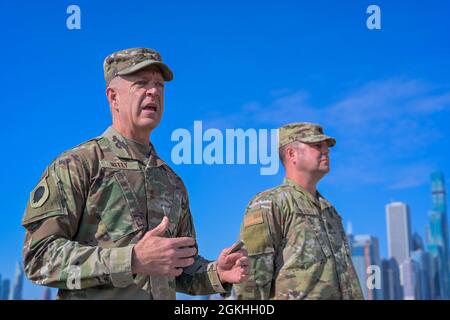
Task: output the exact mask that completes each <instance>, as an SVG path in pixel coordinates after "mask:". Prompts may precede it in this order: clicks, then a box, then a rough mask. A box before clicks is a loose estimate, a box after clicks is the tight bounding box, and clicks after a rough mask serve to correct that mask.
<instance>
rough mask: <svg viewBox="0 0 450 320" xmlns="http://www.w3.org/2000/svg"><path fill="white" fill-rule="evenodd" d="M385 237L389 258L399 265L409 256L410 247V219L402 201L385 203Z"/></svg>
mask: <svg viewBox="0 0 450 320" xmlns="http://www.w3.org/2000/svg"><path fill="white" fill-rule="evenodd" d="M386 221H387V237H388V239H387V240H388V254H389V258H392V259H395V260H396V262H397V265H398V266H400V265H401V264H402V263H403V261H405V260H406V259H408V258H409V257H410V251H411V249H412V240H411V221H410V218H409V208H408V206H407V205H406V204H405V203H403V202H392V203H389V204H387V205H386Z"/></svg>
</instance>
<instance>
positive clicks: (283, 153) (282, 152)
mask: <svg viewBox="0 0 450 320" xmlns="http://www.w3.org/2000/svg"><path fill="white" fill-rule="evenodd" d="M299 145H300V143H299V141H293V142H291V143H288V144H285V145H284V146H281V147H279V148H278V157H279V158H280V161H281V164H282V165H283V167H286V166H285V162H286V149H287V148H288V147H291V148H298V146H299Z"/></svg>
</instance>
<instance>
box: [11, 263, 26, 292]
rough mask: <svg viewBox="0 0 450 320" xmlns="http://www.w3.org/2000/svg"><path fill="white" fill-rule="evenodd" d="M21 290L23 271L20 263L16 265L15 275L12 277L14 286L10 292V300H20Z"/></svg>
mask: <svg viewBox="0 0 450 320" xmlns="http://www.w3.org/2000/svg"><path fill="white" fill-rule="evenodd" d="M22 290H23V269H22V266H21V264H20V262H17V264H16V274H15V276H14V284H13V288H12V291H11V296H10V300H22Z"/></svg>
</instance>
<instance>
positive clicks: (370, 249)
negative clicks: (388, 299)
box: [348, 234, 383, 300]
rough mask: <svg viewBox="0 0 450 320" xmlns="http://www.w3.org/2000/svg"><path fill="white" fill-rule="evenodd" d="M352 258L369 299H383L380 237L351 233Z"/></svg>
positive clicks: (364, 292) (365, 296)
mask: <svg viewBox="0 0 450 320" xmlns="http://www.w3.org/2000/svg"><path fill="white" fill-rule="evenodd" d="M348 237H349V238H350V237H351V238H352V246H351V250H352V260H353V264H354V266H355V270H356V273H357V274H358V278H359V282H360V284H361V288H362V290H363V294H364V298H365V299H367V300H381V299H383V292H382V286H381V282H378V281H380V280H381V277H382V275H381V274H376V272H378V273H380V271H381V265H380V254H379V247H378V239H377V238H376V237H373V236H370V235H355V236H353V235H351V234H349V235H348Z"/></svg>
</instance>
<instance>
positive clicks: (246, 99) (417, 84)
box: [0, 0, 450, 299]
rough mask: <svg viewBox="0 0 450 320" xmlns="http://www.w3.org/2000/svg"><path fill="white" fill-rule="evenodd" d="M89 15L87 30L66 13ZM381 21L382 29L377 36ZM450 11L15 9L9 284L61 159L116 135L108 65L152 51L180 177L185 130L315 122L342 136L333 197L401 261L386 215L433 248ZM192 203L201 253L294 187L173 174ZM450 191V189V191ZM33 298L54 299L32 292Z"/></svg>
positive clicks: (188, 170)
mask: <svg viewBox="0 0 450 320" xmlns="http://www.w3.org/2000/svg"><path fill="white" fill-rule="evenodd" d="M70 4H77V5H79V6H80V8H81V30H73V31H69V30H68V29H67V28H66V18H67V17H68V15H67V14H66V9H67V7H68V6H69V5H70ZM370 4H378V5H379V6H380V7H381V19H382V29H381V30H379V31H378V30H375V31H370V30H368V29H367V28H366V18H367V16H368V15H367V14H366V8H367V7H368V5H370ZM449 9H450V3H449V2H448V1H444V0H442V1H437V0H429V1H414V2H413V1H373V2H372V1H356V0H355V1H323V0H316V1H313V2H312V1H298V0H295V1H294V0H293V1H284V0H283V1H270V2H269V1H236V0H228V1H170V0H169V1H131V0H130V1H122V2H114V1H53V2H45V1H44V2H43V1H39V2H37V1H35V2H29V3H23V2H11V1H2V2H1V4H0V30H1V31H0V34H1V43H2V50H1V52H0V59H1V62H2V63H1V65H2V72H1V75H0V77H1V78H0V79H1V80H0V85H1V88H2V91H1V93H2V94H1V99H2V103H1V110H2V114H3V119H4V120H3V123H2V126H1V130H2V136H3V137H4V138H3V147H2V150H3V156H2V159H1V162H2V163H1V166H0V167H1V169H0V170H1V181H2V183H1V185H0V195H1V197H2V201H1V203H3V205H4V207H3V214H2V217H3V221H2V223H1V224H0V255H1V260H0V261H1V262H0V274H1V275H2V276H3V277H8V278H11V279H12V277H13V273H14V266H15V261H16V260H18V259H21V258H20V256H21V247H22V241H23V235H24V229H23V228H22V227H21V226H20V220H21V218H22V214H23V210H24V208H25V205H26V201H27V199H28V196H29V192H30V191H31V190H32V189H33V187H34V185H35V184H36V183H37V181H38V179H39V177H40V175H41V173H42V171H43V170H44V168H45V166H46V165H47V164H48V163H49V162H51V161H52V159H53V158H54V157H56V156H57V155H58V154H60V153H61V152H62V151H64V150H66V149H68V148H70V147H73V146H75V145H77V144H79V143H81V142H82V141H85V140H87V139H89V138H91V137H93V136H96V135H99V134H101V133H102V132H103V131H104V130H105V129H106V127H107V126H108V125H109V124H110V115H109V110H108V106H107V101H106V99H105V96H104V80H103V74H102V62H103V58H104V57H105V56H106V55H107V54H109V53H111V52H113V51H116V50H119V49H123V48H127V47H136V46H146V47H150V48H155V49H157V50H158V51H160V52H161V54H162V56H163V58H164V60H165V61H166V62H167V63H168V64H169V65H170V66H171V68H172V69H173V71H174V74H175V78H174V81H172V82H171V83H168V84H166V100H165V105H166V111H165V114H164V118H163V122H162V124H161V126H160V127H159V128H158V129H157V130H155V132H154V133H153V135H152V141H153V142H154V143H155V145H156V147H157V149H158V151H159V153H160V155H161V156H162V157H163V158H164V159H166V160H167V162H168V163H170V162H171V161H170V153H171V150H172V148H173V146H174V145H175V143H174V142H171V141H170V135H171V133H172V131H173V130H174V129H176V128H187V129H188V130H192V127H193V121H194V120H202V121H204V123H205V125H206V126H209V127H216V128H219V129H223V128H244V129H247V128H257V129H258V128H267V129H271V128H277V127H278V126H280V125H282V124H284V123H287V122H292V121H314V122H318V123H321V124H322V125H323V126H324V127H325V130H326V131H327V132H328V133H329V134H330V135H333V136H335V137H336V139H337V141H338V144H337V146H336V148H335V149H333V150H332V163H331V164H332V172H331V173H330V175H329V176H327V177H326V178H325V179H324V180H323V181H322V182H321V184H320V190H321V192H322V193H323V194H324V195H325V196H326V197H328V198H329V200H330V201H331V202H332V203H334V204H335V206H336V208H337V209H338V211H339V212H340V213H341V215H342V216H343V218H344V221H345V222H347V221H349V220H351V221H352V223H353V229H354V232H355V233H356V234H361V233H369V234H372V235H374V236H377V237H379V240H380V247H381V253H382V256H385V255H386V254H387V249H386V226H385V212H384V206H385V204H386V203H388V202H389V201H391V200H398V201H404V202H406V203H408V204H409V205H410V208H411V216H412V226H413V230H415V231H418V232H419V233H420V234H422V235H423V233H424V227H425V224H426V223H427V212H428V210H429V209H430V206H431V203H430V202H431V196H430V185H429V174H430V173H431V171H433V170H435V169H439V170H442V171H443V172H444V173H445V174H446V177H447V179H450V165H449V163H450V151H449V141H448V138H449V136H450V134H449V133H450V129H449V125H448V124H449V123H450V80H449V79H450V36H449V31H450V19H449V14H450V10H449ZM174 169H175V170H176V171H177V173H178V174H179V175H180V176H181V177H182V178H183V180H184V182H185V184H186V186H187V188H188V191H189V195H190V199H191V209H192V212H193V215H194V219H195V224H196V228H197V233H198V241H199V245H200V251H201V253H202V255H204V256H206V257H207V258H210V259H215V258H216V256H217V255H218V254H219V252H220V250H221V248H223V247H226V246H228V245H230V244H231V243H232V242H233V241H234V240H235V239H236V237H237V234H238V230H239V225H240V222H241V218H242V214H243V211H244V208H245V205H246V204H247V202H248V201H249V200H250V199H251V198H252V197H253V195H254V194H255V193H257V192H259V191H262V190H264V189H267V188H270V187H272V186H275V185H277V184H279V183H280V182H281V181H282V176H283V173H282V171H280V173H279V174H278V175H275V176H261V175H260V174H259V169H260V167H259V166H257V165H222V166H207V165H180V166H174ZM447 186H448V183H447ZM25 289H26V290H25V291H26V293H25V297H26V298H29V299H34V298H39V297H40V296H41V292H42V289H41V288H38V287H34V286H31V285H30V284H29V283H27V284H26V286H25Z"/></svg>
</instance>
